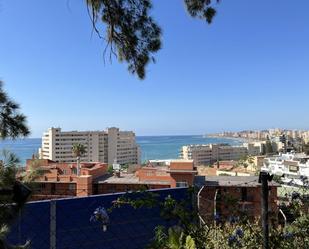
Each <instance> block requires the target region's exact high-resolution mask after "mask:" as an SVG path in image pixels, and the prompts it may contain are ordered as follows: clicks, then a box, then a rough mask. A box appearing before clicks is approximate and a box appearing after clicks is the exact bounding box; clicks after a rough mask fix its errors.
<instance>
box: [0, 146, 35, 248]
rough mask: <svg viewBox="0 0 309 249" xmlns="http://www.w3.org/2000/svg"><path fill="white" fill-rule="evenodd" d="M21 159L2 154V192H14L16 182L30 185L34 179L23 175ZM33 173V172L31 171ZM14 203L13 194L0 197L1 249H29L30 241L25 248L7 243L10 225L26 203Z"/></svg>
mask: <svg viewBox="0 0 309 249" xmlns="http://www.w3.org/2000/svg"><path fill="white" fill-rule="evenodd" d="M18 163H19V159H18V158H17V157H16V155H15V154H13V153H11V152H9V151H7V150H3V151H1V152H0V189H1V190H4V189H6V190H8V191H9V190H13V189H14V186H16V181H17V179H19V180H20V181H24V180H26V181H27V183H30V179H33V177H34V174H33V175H32V177H30V176H28V175H27V174H26V173H24V174H21V172H20V169H19V168H18ZM30 173H31V170H30ZM13 202H14V198H13V193H12V194H1V195H0V205H1V208H0V248H4V249H18V248H20V249H23V248H24V249H26V248H29V246H30V243H29V241H28V242H26V243H25V244H24V245H23V246H11V245H8V244H7V242H6V236H7V234H8V232H9V225H10V224H11V222H12V221H13V220H14V219H15V218H16V216H17V215H18V213H19V212H20V210H21V209H22V207H23V204H24V203H16V204H15V205H11V204H12V203H13Z"/></svg>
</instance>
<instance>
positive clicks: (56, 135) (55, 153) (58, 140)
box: [39, 127, 140, 164]
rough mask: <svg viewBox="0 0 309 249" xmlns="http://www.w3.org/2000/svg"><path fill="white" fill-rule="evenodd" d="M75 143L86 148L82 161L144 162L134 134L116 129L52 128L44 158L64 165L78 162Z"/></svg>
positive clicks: (45, 142)
mask: <svg viewBox="0 0 309 249" xmlns="http://www.w3.org/2000/svg"><path fill="white" fill-rule="evenodd" d="M75 143H80V144H83V145H84V146H85V147H86V153H85V154H84V155H83V156H82V157H81V161H85V162H103V163H108V164H112V163H113V162H114V161H115V160H116V161H117V162H118V163H119V164H139V163H140V147H139V146H138V145H137V143H136V139H135V134H134V132H132V131H120V130H119V128H115V127H111V128H108V129H107V130H106V131H104V130H103V131H61V129H60V128H53V127H52V128H49V129H48V130H47V132H45V133H44V134H43V137H42V147H41V148H40V149H39V155H40V158H41V159H49V160H52V161H55V162H63V163H69V162H74V161H76V157H75V156H74V155H73V153H72V146H73V144H75Z"/></svg>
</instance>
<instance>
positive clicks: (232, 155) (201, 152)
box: [181, 144, 248, 165]
mask: <svg viewBox="0 0 309 249" xmlns="http://www.w3.org/2000/svg"><path fill="white" fill-rule="evenodd" d="M246 155H248V150H247V148H246V147H243V146H231V145H227V144H200V145H186V146H183V147H182V149H181V156H182V158H183V159H190V160H194V163H195V164H196V165H209V164H212V163H213V162H215V161H217V160H239V159H241V158H242V157H244V156H246Z"/></svg>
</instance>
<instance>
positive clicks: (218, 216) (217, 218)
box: [214, 213, 220, 222]
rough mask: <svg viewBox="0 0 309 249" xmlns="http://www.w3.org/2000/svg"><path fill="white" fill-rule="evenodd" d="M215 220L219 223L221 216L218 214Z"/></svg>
mask: <svg viewBox="0 0 309 249" xmlns="http://www.w3.org/2000/svg"><path fill="white" fill-rule="evenodd" d="M214 219H215V221H217V222H218V221H220V215H219V214H218V213H216V214H215V217H214Z"/></svg>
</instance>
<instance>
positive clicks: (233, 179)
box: [195, 176, 280, 187]
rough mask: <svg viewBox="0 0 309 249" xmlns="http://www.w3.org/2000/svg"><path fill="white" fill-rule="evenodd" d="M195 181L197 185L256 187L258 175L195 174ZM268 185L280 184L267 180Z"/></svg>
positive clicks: (258, 184)
mask: <svg viewBox="0 0 309 249" xmlns="http://www.w3.org/2000/svg"><path fill="white" fill-rule="evenodd" d="M195 183H196V184H197V185H199V186H239V187H257V186H260V185H261V184H260V183H259V177H258V176H197V177H195ZM269 186H280V185H279V184H278V183H276V182H273V181H272V182H269Z"/></svg>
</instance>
